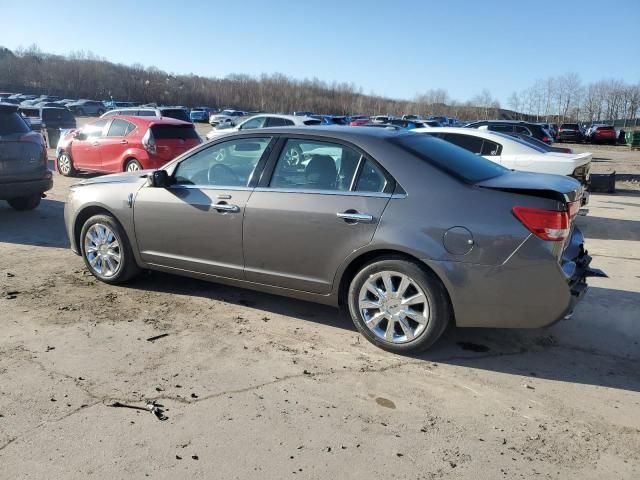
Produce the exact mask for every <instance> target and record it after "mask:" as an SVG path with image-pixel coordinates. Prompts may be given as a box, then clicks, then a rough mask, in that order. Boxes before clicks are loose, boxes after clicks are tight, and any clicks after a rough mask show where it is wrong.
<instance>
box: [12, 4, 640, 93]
mask: <svg viewBox="0 0 640 480" xmlns="http://www.w3.org/2000/svg"><path fill="white" fill-rule="evenodd" d="M54 4H55V5H56V6H53V5H54ZM106 5H108V6H109V8H108V9H107V8H106V7H105V6H106ZM1 10H2V17H3V20H4V21H3V27H2V30H0V46H6V47H8V48H11V49H15V48H17V47H19V46H24V47H26V46H28V45H29V44H31V43H36V44H38V46H39V47H40V48H41V49H42V50H44V51H47V52H53V53H60V54H66V53H69V52H70V51H72V50H85V51H92V52H93V53H95V54H97V55H99V56H101V57H105V58H107V59H109V60H111V61H114V62H119V63H125V64H132V63H136V62H139V63H142V64H143V65H145V66H149V65H154V66H156V67H158V68H161V69H164V70H168V71H171V72H175V73H189V72H193V73H196V74H200V75H206V76H225V75H227V74H229V73H247V74H251V75H258V74H260V73H263V72H265V73H274V72H281V73H284V74H287V75H290V76H293V77H296V78H300V79H301V78H305V77H307V78H312V77H318V78H320V79H322V80H326V81H333V80H337V81H340V82H342V81H346V82H353V83H355V84H356V85H358V86H361V87H363V89H364V92H365V93H370V92H375V93H377V94H382V95H386V96H390V97H394V98H411V97H413V96H414V95H415V94H416V93H418V92H423V91H426V90H428V89H431V88H444V89H446V90H447V91H448V92H449V95H450V96H451V97H453V98H455V99H458V100H466V99H469V98H470V97H472V96H474V95H475V94H477V93H478V92H480V91H481V90H482V89H483V88H485V87H486V88H488V89H489V90H490V91H491V92H492V94H493V95H494V96H496V97H498V98H499V99H500V100H501V101H502V102H503V104H504V103H505V102H506V99H507V97H508V96H509V95H510V94H511V92H513V91H514V90H521V89H523V88H526V87H528V86H530V85H531V84H533V82H534V81H535V80H536V79H537V78H546V77H548V76H555V75H561V74H564V73H566V72H569V71H573V72H576V73H578V74H579V75H580V76H581V77H582V80H583V81H584V82H590V81H595V80H600V79H602V78H621V79H623V80H625V81H627V82H632V83H636V82H639V81H640V53H638V33H639V32H640V4H637V3H636V2H635V1H627V2H610V1H606V0H595V1H593V0H580V1H575V0H564V1H561V2H555V1H546V2H544V1H538V2H517V1H487V0H484V1H471V0H453V1H429V2H427V1H419V0H413V1H408V2H403V1H398V0H395V1H389V0H382V1H373V0H364V1H349V0H340V1H335V0H323V1H321V2H317V1H307V0H291V1H281V0H258V1H256V0H240V1H238V0H221V1H213V0H206V1H190V0H182V1H176V0H152V1H148V0H129V1H121V0H103V1H100V2H97V1H92V0H84V1H73V2H70V1H67V0H61V1H58V2H51V1H41V0H26V1H17V0H16V1H8V2H4V4H3V5H2V9H1ZM12 18H16V19H17V21H7V20H8V19H12ZM0 74H1V72H0Z"/></svg>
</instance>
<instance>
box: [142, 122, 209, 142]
mask: <svg viewBox="0 0 640 480" xmlns="http://www.w3.org/2000/svg"><path fill="white" fill-rule="evenodd" d="M151 131H152V132H153V136H154V138H155V139H156V140H162V139H175V138H180V139H182V140H190V139H193V138H200V137H198V133H197V132H196V130H195V129H194V128H193V127H192V126H191V125H154V126H152V127H151Z"/></svg>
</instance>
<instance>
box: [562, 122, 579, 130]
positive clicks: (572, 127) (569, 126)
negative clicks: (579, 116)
mask: <svg viewBox="0 0 640 480" xmlns="http://www.w3.org/2000/svg"><path fill="white" fill-rule="evenodd" d="M560 128H565V129H567V130H578V124H577V123H563V124H562V125H560Z"/></svg>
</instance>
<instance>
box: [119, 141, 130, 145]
mask: <svg viewBox="0 0 640 480" xmlns="http://www.w3.org/2000/svg"><path fill="white" fill-rule="evenodd" d="M127 143H129V142H127V141H126V140H120V144H121V145H126V144H127Z"/></svg>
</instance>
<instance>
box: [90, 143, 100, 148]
mask: <svg viewBox="0 0 640 480" xmlns="http://www.w3.org/2000/svg"><path fill="white" fill-rule="evenodd" d="M91 145H93V146H94V147H97V146H98V145H100V143H98V142H93V143H92V144H91Z"/></svg>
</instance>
